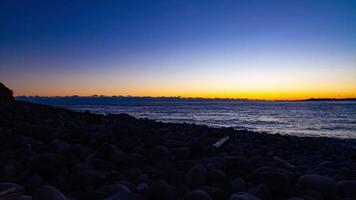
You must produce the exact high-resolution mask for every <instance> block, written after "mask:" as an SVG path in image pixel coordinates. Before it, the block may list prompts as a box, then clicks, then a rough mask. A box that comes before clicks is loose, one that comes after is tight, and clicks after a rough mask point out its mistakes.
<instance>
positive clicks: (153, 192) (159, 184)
mask: <svg viewBox="0 0 356 200" xmlns="http://www.w3.org/2000/svg"><path fill="white" fill-rule="evenodd" d="M148 196H149V197H150V198H151V199H166V200H174V199H176V198H177V197H176V196H177V191H176V189H175V188H174V187H172V186H171V185H169V184H168V183H167V182H166V181H164V180H157V181H151V183H150V184H149V190H148Z"/></svg>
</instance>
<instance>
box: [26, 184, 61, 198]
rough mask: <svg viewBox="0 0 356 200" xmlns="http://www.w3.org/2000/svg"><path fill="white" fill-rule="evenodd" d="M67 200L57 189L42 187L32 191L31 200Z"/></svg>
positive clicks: (47, 186)
mask: <svg viewBox="0 0 356 200" xmlns="http://www.w3.org/2000/svg"><path fill="white" fill-rule="evenodd" d="M66 199H67V198H66V197H65V196H64V194H62V193H61V192H60V191H59V190H58V189H57V188H55V187H53V186H49V185H44V186H42V187H40V188H38V189H37V190H36V191H34V193H33V195H32V200H66Z"/></svg>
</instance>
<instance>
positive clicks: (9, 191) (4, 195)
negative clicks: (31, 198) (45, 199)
mask: <svg viewBox="0 0 356 200" xmlns="http://www.w3.org/2000/svg"><path fill="white" fill-rule="evenodd" d="M24 192H25V190H24V188H23V187H22V186H21V185H18V184H15V183H9V182H2V183H0V199H8V198H9V199H11V197H17V196H21V195H22V194H23V193H24Z"/></svg>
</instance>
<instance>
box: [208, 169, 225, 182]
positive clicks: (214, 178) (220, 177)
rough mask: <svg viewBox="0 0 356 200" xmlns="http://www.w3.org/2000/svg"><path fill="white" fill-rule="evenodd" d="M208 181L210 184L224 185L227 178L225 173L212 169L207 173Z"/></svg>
mask: <svg viewBox="0 0 356 200" xmlns="http://www.w3.org/2000/svg"><path fill="white" fill-rule="evenodd" d="M209 179H210V181H211V182H212V183H222V182H223V183H225V182H227V178H226V175H225V172H224V171H222V170H219V169H213V170H211V171H210V172H209Z"/></svg>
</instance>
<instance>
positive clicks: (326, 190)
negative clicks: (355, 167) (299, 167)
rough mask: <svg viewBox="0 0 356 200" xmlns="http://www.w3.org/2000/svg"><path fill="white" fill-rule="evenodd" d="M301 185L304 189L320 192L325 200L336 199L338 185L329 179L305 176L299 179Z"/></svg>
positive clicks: (318, 176)
mask: <svg viewBox="0 0 356 200" xmlns="http://www.w3.org/2000/svg"><path fill="white" fill-rule="evenodd" d="M299 184H300V185H301V186H302V187H303V188H308V189H312V190H316V191H318V192H320V193H321V194H322V196H323V197H324V198H325V199H334V197H335V192H336V183H335V181H334V180H332V179H331V178H329V177H326V176H320V175H304V176H302V177H300V178H299Z"/></svg>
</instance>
